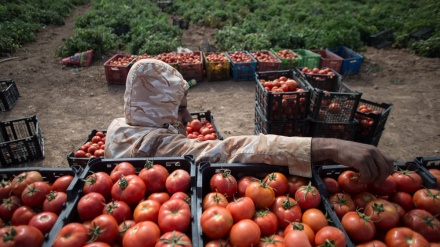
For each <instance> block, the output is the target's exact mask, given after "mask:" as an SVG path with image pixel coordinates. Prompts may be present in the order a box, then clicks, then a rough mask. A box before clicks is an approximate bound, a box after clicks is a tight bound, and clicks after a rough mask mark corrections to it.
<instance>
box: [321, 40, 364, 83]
mask: <svg viewBox="0 0 440 247" xmlns="http://www.w3.org/2000/svg"><path fill="white" fill-rule="evenodd" d="M327 50H329V51H331V52H333V53H335V54H336V55H338V56H340V57H342V59H343V61H342V65H341V71H340V72H339V73H341V74H342V75H343V76H344V75H353V74H358V73H359V71H360V69H361V64H362V60H363V58H364V57H363V56H362V55H361V54H359V53H357V52H355V51H353V50H351V49H349V48H347V47H345V46H338V47H332V48H327Z"/></svg>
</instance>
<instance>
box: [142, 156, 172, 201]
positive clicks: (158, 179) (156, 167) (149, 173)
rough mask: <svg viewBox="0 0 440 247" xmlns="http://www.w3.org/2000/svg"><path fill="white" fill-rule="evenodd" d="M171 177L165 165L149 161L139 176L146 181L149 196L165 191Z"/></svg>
mask: <svg viewBox="0 0 440 247" xmlns="http://www.w3.org/2000/svg"><path fill="white" fill-rule="evenodd" d="M169 175H170V174H169V172H168V170H167V169H166V168H165V167H164V166H163V165H160V164H154V163H153V162H152V161H147V162H146V163H145V166H144V168H143V169H142V170H141V171H140V172H139V175H138V176H139V177H140V178H141V179H142V181H144V183H145V186H146V187H147V191H146V193H147V194H149V193H154V192H163V191H165V183H166V181H167V178H168V176H169Z"/></svg>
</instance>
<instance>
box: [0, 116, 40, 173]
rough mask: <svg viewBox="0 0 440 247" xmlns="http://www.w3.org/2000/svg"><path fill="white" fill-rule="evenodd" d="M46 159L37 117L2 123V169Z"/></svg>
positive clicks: (0, 150) (0, 125) (0, 142)
mask: <svg viewBox="0 0 440 247" xmlns="http://www.w3.org/2000/svg"><path fill="white" fill-rule="evenodd" d="M42 158H44V140H43V135H42V133H41V130H40V125H39V123H38V119H37V116H32V117H27V118H21V119H15V120H11V121H6V122H0V162H1V166H0V167H2V168H3V167H10V166H13V165H18V164H20V163H24V162H29V161H35V160H39V159H42Z"/></svg>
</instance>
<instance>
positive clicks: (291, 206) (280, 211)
mask: <svg viewBox="0 0 440 247" xmlns="http://www.w3.org/2000/svg"><path fill="white" fill-rule="evenodd" d="M270 211H272V212H273V213H274V214H275V215H276V216H277V219H278V226H279V227H281V228H283V229H284V228H286V227H287V226H288V225H289V223H290V222H295V221H299V220H301V216H302V211H301V207H300V206H299V205H298V203H297V202H296V201H295V199H293V198H290V197H287V196H277V197H276V198H275V201H274V203H273V204H272V206H271V207H270Z"/></svg>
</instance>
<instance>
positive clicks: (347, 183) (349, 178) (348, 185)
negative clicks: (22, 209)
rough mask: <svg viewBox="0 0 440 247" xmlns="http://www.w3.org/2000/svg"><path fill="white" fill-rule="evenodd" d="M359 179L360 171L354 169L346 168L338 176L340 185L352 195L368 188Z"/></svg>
mask: <svg viewBox="0 0 440 247" xmlns="http://www.w3.org/2000/svg"><path fill="white" fill-rule="evenodd" d="M359 180H360V175H359V173H357V172H355V171H352V170H346V171H344V172H342V173H341V174H339V176H338V183H339V187H340V188H341V189H342V190H343V191H345V192H347V193H348V194H350V195H356V194H358V193H360V192H363V191H365V190H366V189H367V186H366V185H365V184H361V183H359Z"/></svg>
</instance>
